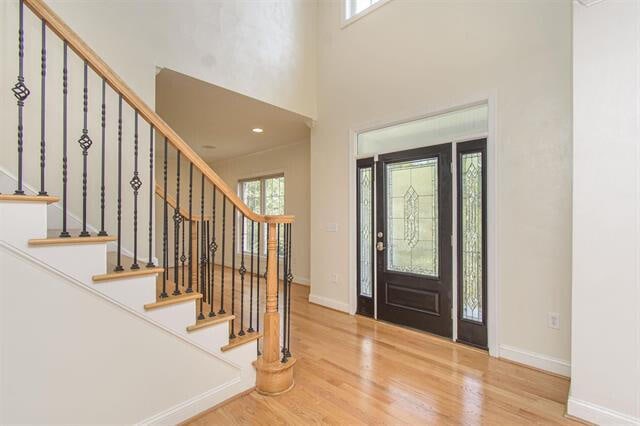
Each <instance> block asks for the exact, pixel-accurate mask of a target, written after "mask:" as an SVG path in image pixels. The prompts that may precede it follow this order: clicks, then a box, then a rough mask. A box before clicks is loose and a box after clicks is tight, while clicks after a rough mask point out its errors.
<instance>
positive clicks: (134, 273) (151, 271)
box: [93, 267, 164, 282]
mask: <svg viewBox="0 0 640 426" xmlns="http://www.w3.org/2000/svg"><path fill="white" fill-rule="evenodd" d="M162 272H164V269H163V268H145V267H141V268H140V269H130V270H127V271H121V272H109V273H106V274H101V275H94V276H93V281H94V282H104V281H111V280H117V279H121V278H135V277H143V276H146V275H156V274H160V273H162Z"/></svg>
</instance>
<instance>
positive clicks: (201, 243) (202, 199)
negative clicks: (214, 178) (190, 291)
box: [198, 173, 207, 319]
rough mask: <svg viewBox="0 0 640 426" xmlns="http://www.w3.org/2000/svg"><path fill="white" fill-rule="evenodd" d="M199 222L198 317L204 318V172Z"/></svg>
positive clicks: (202, 175)
mask: <svg viewBox="0 0 640 426" xmlns="http://www.w3.org/2000/svg"><path fill="white" fill-rule="evenodd" d="M200 175H201V176H200V222H201V223H202V226H201V230H202V236H201V240H200V246H201V250H200V293H202V297H201V298H200V314H199V315H198V319H204V313H203V310H204V300H203V299H205V298H206V297H207V286H206V284H207V283H206V278H207V275H206V272H207V270H206V267H207V265H206V263H207V256H206V252H207V250H206V248H205V247H204V173H201V174H200Z"/></svg>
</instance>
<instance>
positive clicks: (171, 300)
mask: <svg viewBox="0 0 640 426" xmlns="http://www.w3.org/2000/svg"><path fill="white" fill-rule="evenodd" d="M200 298H202V294H201V293H197V292H195V291H194V292H193V293H182V294H181V295H179V296H169V297H165V298H164V299H158V300H157V301H155V302H153V303H147V304H146V305H144V309H145V310H146V311H150V310H151V309H156V308H161V307H163V306H169V305H175V304H176V303H183V302H188V301H189V300H197V299H200Z"/></svg>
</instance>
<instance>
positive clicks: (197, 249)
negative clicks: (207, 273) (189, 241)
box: [196, 222, 204, 320]
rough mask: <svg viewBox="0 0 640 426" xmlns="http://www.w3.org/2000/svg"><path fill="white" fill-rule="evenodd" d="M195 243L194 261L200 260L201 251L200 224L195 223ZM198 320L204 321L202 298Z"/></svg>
mask: <svg viewBox="0 0 640 426" xmlns="http://www.w3.org/2000/svg"><path fill="white" fill-rule="evenodd" d="M196 241H197V242H198V244H196V259H198V260H199V259H200V251H201V248H202V247H201V246H202V241H201V240H200V222H196ZM200 273H202V271H200ZM201 280H202V276H200V277H199V279H198V280H197V281H196V291H198V292H200V291H201V290H200V286H201V285H202V284H201ZM198 319H199V320H201V319H204V315H202V297H201V298H200V314H198Z"/></svg>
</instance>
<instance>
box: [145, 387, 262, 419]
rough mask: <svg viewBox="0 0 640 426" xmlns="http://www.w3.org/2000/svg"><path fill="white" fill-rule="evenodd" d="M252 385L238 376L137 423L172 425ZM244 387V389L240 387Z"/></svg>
mask: <svg viewBox="0 0 640 426" xmlns="http://www.w3.org/2000/svg"><path fill="white" fill-rule="evenodd" d="M252 387H253V385H251V384H249V385H248V386H247V384H244V383H243V382H242V378H240V377H238V378H237V379H235V380H233V381H230V382H227V383H223V384H222V385H220V386H216V387H215V388H213V389H209V390H207V391H206V392H203V393H202V394H200V395H196V396H194V397H193V398H190V399H188V400H186V401H184V402H181V403H180V404H176V405H174V406H173V407H171V408H169V409H167V410H165V411H162V412H160V413H158V414H155V415H153V416H151V417H148V418H146V419H144V420H142V421H140V422H139V423H137V424H139V425H174V424H178V423H180V422H183V421H185V420H188V419H190V418H191V417H194V416H196V415H197V414H200V413H202V412H203V411H205V410H207V409H209V408H211V407H214V406H216V405H218V404H221V403H223V402H224V401H226V400H228V399H229V398H233V397H234V396H236V395H239V394H240V393H242V392H244V391H246V390H248V389H250V388H252ZM242 388H246V389H242Z"/></svg>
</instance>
